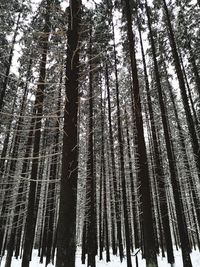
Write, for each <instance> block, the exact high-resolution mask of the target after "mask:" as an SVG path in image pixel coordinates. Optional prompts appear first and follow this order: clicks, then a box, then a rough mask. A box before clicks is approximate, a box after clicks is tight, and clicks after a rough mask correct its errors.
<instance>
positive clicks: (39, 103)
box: [22, 0, 51, 267]
mask: <svg viewBox="0 0 200 267" xmlns="http://www.w3.org/2000/svg"><path fill="white" fill-rule="evenodd" d="M50 5H51V4H50V0H48V1H47V6H46V15H45V25H44V32H45V34H42V36H41V39H40V42H41V48H42V58H41V62H40V73H39V81H38V87H37V92H36V99H35V104H34V110H35V113H33V116H36V124H35V129H34V130H35V136H34V141H33V160H32V168H31V176H30V178H31V182H30V188H29V195H28V208H27V217H26V227H25V234H24V251H23V258H22V267H28V266H29V261H30V257H31V253H32V245H33V240H34V235H35V225H36V218H37V210H36V206H35V202H36V186H37V183H36V180H37V176H38V164H39V161H38V157H39V153H40V139H41V120H42V114H43V101H44V89H45V78H46V61H47V53H48V41H49V34H50Z"/></svg>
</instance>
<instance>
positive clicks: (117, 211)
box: [105, 64, 124, 262]
mask: <svg viewBox="0 0 200 267" xmlns="http://www.w3.org/2000/svg"><path fill="white" fill-rule="evenodd" d="M105 78H106V89H107V95H108V123H109V143H110V150H111V151H110V152H111V169H112V178H113V189H114V203H115V214H116V224H117V239H118V246H119V256H120V261H121V262H122V260H123V257H124V253H123V243H122V226H121V216H120V203H119V199H120V192H119V191H118V187H117V174H116V164H115V154H114V140H113V128H112V117H111V100H110V98H111V97H110V83H109V74H108V66H107V64H106V77H105Z"/></svg>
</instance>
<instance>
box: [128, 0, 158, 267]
mask: <svg viewBox="0 0 200 267" xmlns="http://www.w3.org/2000/svg"><path fill="white" fill-rule="evenodd" d="M124 4H125V15H126V20H127V38H128V43H129V53H130V59H131V74H132V79H133V93H134V109H135V111H136V112H135V125H136V133H137V136H138V177H139V181H140V183H141V201H142V212H143V214H142V225H143V237H144V239H143V242H144V247H145V251H144V256H145V258H146V266H147V267H150V266H151V267H157V266H158V263H157V257H156V245H155V238H154V232H153V215H152V203H151V190H150V186H151V184H150V176H149V170H148V159H147V152H146V145H145V139H144V128H143V118H142V108H141V100H140V92H139V81H138V71H137V62H136V55H135V37H134V34H133V30H132V16H131V8H130V3H129V0H124Z"/></svg>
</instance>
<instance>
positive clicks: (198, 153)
mask: <svg viewBox="0 0 200 267" xmlns="http://www.w3.org/2000/svg"><path fill="white" fill-rule="evenodd" d="M163 7H164V10H165V14H166V23H167V26H168V35H169V40H170V45H171V50H172V55H173V59H174V65H175V69H176V74H177V78H178V81H179V88H180V91H181V97H182V101H183V106H184V110H185V115H186V119H187V125H188V130H189V133H190V138H191V144H192V149H193V153H194V158H195V163H196V168H197V171H198V173H200V147H199V143H198V138H197V135H196V130H195V126H194V121H193V118H192V115H191V111H190V106H189V102H188V97H187V92H186V87H185V82H184V76H183V72H182V69H181V64H180V59H179V55H178V51H177V46H176V42H175V37H174V33H173V29H172V25H171V20H170V15H169V11H168V7H167V4H166V1H165V0H163Z"/></svg>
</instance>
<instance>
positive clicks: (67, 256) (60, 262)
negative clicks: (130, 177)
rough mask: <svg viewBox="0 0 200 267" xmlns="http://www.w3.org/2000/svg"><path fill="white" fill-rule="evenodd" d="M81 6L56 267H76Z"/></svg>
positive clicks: (73, 17)
mask: <svg viewBox="0 0 200 267" xmlns="http://www.w3.org/2000/svg"><path fill="white" fill-rule="evenodd" d="M81 6H82V5H81V1H80V0H73V1H70V6H69V26H68V33H67V36H68V48H67V60H66V77H67V78H66V83H65V90H66V103H65V111H64V128H63V132H64V136H63V158H62V174H61V191H60V205H59V219H58V226H57V227H58V228H57V231H58V232H57V259H56V267H75V252H76V203H77V178H78V148H77V143H78V137H77V134H78V129H77V114H78V85H79V81H78V78H79V31H80V19H81V16H80V12H81Z"/></svg>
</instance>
